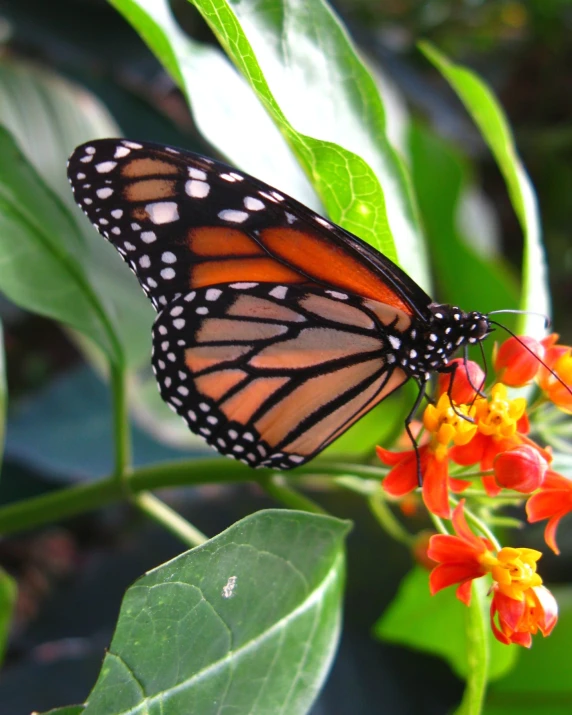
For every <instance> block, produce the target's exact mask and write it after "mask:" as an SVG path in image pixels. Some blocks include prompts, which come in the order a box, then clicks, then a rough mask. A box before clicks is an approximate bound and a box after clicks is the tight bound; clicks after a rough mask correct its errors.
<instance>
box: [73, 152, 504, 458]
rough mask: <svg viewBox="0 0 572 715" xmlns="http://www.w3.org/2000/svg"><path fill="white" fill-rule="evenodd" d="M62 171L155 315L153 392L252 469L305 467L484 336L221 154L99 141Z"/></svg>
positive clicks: (484, 330)
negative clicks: (396, 394) (409, 384)
mask: <svg viewBox="0 0 572 715" xmlns="http://www.w3.org/2000/svg"><path fill="white" fill-rule="evenodd" d="M68 177H69V180H70V183H71V186H72V189H73V192H74V196H75V200H76V202H77V203H78V205H79V206H80V208H81V209H82V210H83V211H84V213H85V214H86V215H87V216H88V218H89V219H90V221H91V222H92V223H93V225H94V226H95V227H96V229H97V230H98V231H99V232H100V233H101V234H103V236H104V237H105V238H106V239H108V240H109V241H110V242H111V243H112V244H113V245H114V246H115V248H116V249H117V250H118V251H119V253H120V254H121V256H122V258H123V260H124V261H126V263H127V264H128V265H129V266H130V268H131V270H132V271H133V272H134V273H135V275H136V276H137V278H138V280H139V283H140V284H141V287H142V288H143V290H144V291H145V293H146V295H147V296H148V298H149V299H150V300H151V303H152V304H153V306H154V308H155V310H156V311H157V313H158V315H157V318H156V320H155V324H154V327H153V359H152V364H153V370H154V372H155V375H156V378H157V382H158V384H159V391H160V393H161V396H162V398H163V399H164V400H165V401H166V402H167V403H168V404H169V405H170V406H171V407H172V408H173V409H174V410H175V411H176V412H178V413H179V415H181V416H182V417H183V418H184V419H185V420H186V421H187V424H188V426H189V427H190V429H191V430H192V431H193V432H195V433H196V434H199V435H202V436H203V437H204V438H206V441H207V442H208V443H209V444H210V445H211V446H212V447H214V448H215V449H217V450H218V451H219V452H220V453H222V454H224V455H227V456H229V457H234V458H237V459H240V460H242V461H243V462H245V463H246V464H248V465H250V466H251V467H273V468H278V469H291V468H293V467H296V466H299V465H301V464H304V463H305V462H307V461H308V460H310V459H312V458H313V457H314V456H316V455H317V454H318V453H319V452H321V451H322V450H323V449H324V448H325V447H326V446H327V445H329V444H330V443H331V442H332V441H333V440H335V439H336V438H337V437H339V436H340V435H341V434H342V433H343V432H345V431H346V430H347V429H348V428H349V427H350V426H351V425H352V424H353V423H354V422H356V420H358V419H359V418H360V417H362V416H363V415H364V414H365V413H366V412H368V411H369V410H370V409H371V408H372V407H374V406H375V405H376V404H378V403H379V402H381V401H382V400H383V399H385V398H386V397H387V396H388V395H389V394H390V393H392V392H393V391H394V390H396V389H397V388H398V387H400V386H401V385H402V384H403V383H404V382H405V381H406V380H407V379H409V378H413V379H414V380H415V381H416V382H417V383H418V384H419V386H420V393H419V398H418V400H417V402H416V406H418V405H419V402H420V400H421V398H422V396H423V394H424V387H425V383H426V382H427V380H428V379H429V377H430V375H431V373H432V372H444V371H447V370H448V368H447V363H448V361H449V358H450V357H451V355H452V354H453V353H454V352H455V351H456V350H457V349H458V348H459V347H460V346H463V345H464V346H466V345H467V344H469V343H477V342H480V341H481V340H483V339H484V338H485V337H486V336H487V334H488V333H489V332H490V321H489V319H488V318H487V317H486V316H485V315H483V314H481V313H478V312H471V313H465V312H463V311H461V310H460V309H459V308H457V307H453V306H449V305H440V304H436V303H433V302H432V301H431V299H430V298H429V296H428V295H427V294H426V293H425V292H424V291H423V290H422V289H421V288H420V287H419V286H418V285H416V284H415V282H414V281H412V280H411V278H409V277H408V276H407V275H406V274H405V273H404V272H403V271H402V270H401V269H400V268H398V267H397V266H396V265H395V264H394V263H392V262H391V261H390V260H389V259H388V258H386V257H385V256H383V255H382V254H381V253H379V252H378V251H376V250H374V249H373V248H372V247H371V246H369V245H368V244H366V243H365V242H364V241H362V240H361V239H359V238H358V237H356V236H354V235H352V234H351V233H349V232H348V231H345V230H344V229H342V228H340V227H339V226H336V225H335V224H333V223H331V222H330V221H327V220H326V219H324V218H322V217H321V216H319V215H317V214H316V213H314V212H313V211H311V210H310V209H308V208H306V207H305V206H303V205H302V204H300V203H299V202H298V201H296V200H294V199H292V198H290V197H288V196H286V195H285V194H283V193H282V192H279V191H277V190H276V189H274V188H272V187H271V186H268V185H267V184H264V183H262V182H261V181H258V180H257V179H255V178H253V177H252V176H248V175H247V174H244V173H242V172H240V171H237V170H236V169H233V168H231V167H229V166H227V165H225V164H223V163H220V162H218V161H214V160H212V159H208V158H205V157H203V156H199V155H197V154H192V153H190V152H187V151H183V150H180V149H174V148H172V147H167V146H158V145H154V144H149V143H144V142H134V141H127V140H124V139H102V140H97V141H92V142H89V143H87V144H83V145H82V146H80V147H78V148H77V149H76V150H75V151H74V153H73V154H72V156H71V158H70V160H69V162H68ZM414 409H415V408H414ZM412 412H413V411H412Z"/></svg>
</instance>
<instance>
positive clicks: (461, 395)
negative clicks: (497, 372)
mask: <svg viewBox="0 0 572 715" xmlns="http://www.w3.org/2000/svg"><path fill="white" fill-rule="evenodd" d="M453 364H456V365H457V369H456V370H455V372H454V376H453V373H440V375H439V387H438V393H439V395H442V394H443V393H448V394H449V397H450V398H451V399H452V400H453V402H455V403H456V404H457V405H468V404H470V403H471V402H472V401H473V400H474V398H475V395H476V394H477V392H476V390H477V389H480V388H482V386H483V383H484V381H485V373H484V372H483V370H482V368H481V366H480V365H479V364H478V363H476V362H473V361H472V360H467V361H465V360H464V359H463V358H455V359H454V360H451V361H449V365H453ZM451 378H453V386H452V388H451Z"/></svg>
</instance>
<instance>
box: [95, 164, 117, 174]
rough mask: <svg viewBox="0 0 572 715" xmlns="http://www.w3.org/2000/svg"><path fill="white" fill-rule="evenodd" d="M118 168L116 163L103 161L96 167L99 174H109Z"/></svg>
mask: <svg viewBox="0 0 572 715" xmlns="http://www.w3.org/2000/svg"><path fill="white" fill-rule="evenodd" d="M116 166H117V162H116V161H101V162H100V163H99V164H96V165H95V170H96V171H97V172H98V173H99V174H108V173H109V172H110V171H113V169H115V167H116Z"/></svg>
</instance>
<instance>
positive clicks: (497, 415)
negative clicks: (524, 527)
mask: <svg viewBox="0 0 572 715" xmlns="http://www.w3.org/2000/svg"><path fill="white" fill-rule="evenodd" d="M525 410H526V400H525V399H524V398H523V397H517V398H515V399H512V400H510V399H509V398H508V391H507V388H506V386H505V385H502V384H501V383H497V384H496V385H493V388H492V390H491V398H490V400H487V399H485V398H478V399H477V400H476V401H475V422H476V425H477V434H476V435H475V436H474V438H473V439H472V440H471V441H470V442H469V443H468V444H465V445H460V446H455V447H452V448H451V450H450V457H451V459H452V460H453V461H454V462H456V463H457V464H462V465H464V466H468V465H470V464H480V468H481V470H482V471H488V470H490V469H492V468H493V462H494V459H495V457H496V456H497V455H498V454H500V453H501V452H506V451H507V450H510V449H514V448H515V447H518V446H520V445H522V444H528V445H529V446H531V447H532V448H534V449H536V450H538V451H539V453H540V454H541V456H542V457H543V458H544V459H545V460H546V461H547V462H550V461H551V459H552V457H551V455H550V453H549V452H547V451H546V450H543V449H542V448H541V447H539V446H538V445H537V444H535V443H534V442H533V441H532V440H530V439H528V437H526V434H525V433H526V432H528V429H529V426H528V419H527V417H526V414H525ZM482 481H483V486H484V488H485V490H486V492H487V494H488V495H489V496H496V495H497V494H498V493H499V492H500V490H501V487H500V486H499V484H497V481H496V479H495V477H494V476H486V477H483V480H482Z"/></svg>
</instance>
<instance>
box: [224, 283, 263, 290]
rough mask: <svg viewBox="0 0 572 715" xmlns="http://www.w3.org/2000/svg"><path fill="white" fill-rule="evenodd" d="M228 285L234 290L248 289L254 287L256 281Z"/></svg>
mask: <svg viewBox="0 0 572 715" xmlns="http://www.w3.org/2000/svg"><path fill="white" fill-rule="evenodd" d="M229 285H230V287H231V288H234V289H236V290H248V289H249V288H256V286H257V285H258V283H229Z"/></svg>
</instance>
